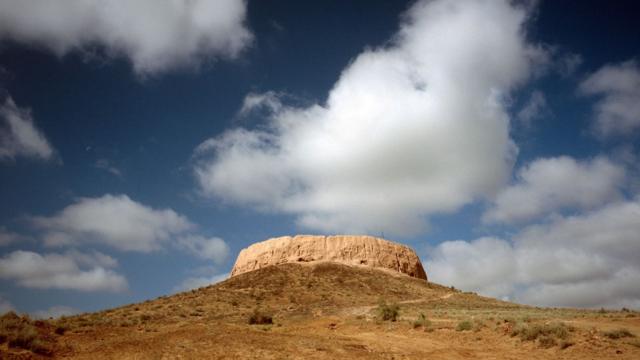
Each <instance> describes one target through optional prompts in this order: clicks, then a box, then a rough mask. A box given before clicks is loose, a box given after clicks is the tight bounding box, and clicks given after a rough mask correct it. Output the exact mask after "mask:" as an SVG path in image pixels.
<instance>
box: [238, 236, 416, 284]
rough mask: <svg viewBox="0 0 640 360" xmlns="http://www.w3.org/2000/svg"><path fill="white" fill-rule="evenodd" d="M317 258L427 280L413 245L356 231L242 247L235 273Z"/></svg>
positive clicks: (274, 240) (313, 260)
mask: <svg viewBox="0 0 640 360" xmlns="http://www.w3.org/2000/svg"><path fill="white" fill-rule="evenodd" d="M315 261H333V262H339V263H343V264H348V265H364V266H369V267H374V268H383V269H389V270H395V271H398V272H401V273H404V274H407V275H409V276H412V277H416V278H420V279H424V280H427V274H426V273H425V272H424V268H423V267H422V264H421V263H420V259H419V258H418V256H417V255H416V253H415V251H413V249H411V248H409V247H407V246H404V245H400V244H397V243H394V242H391V241H387V240H383V239H379V238H376V237H373V236H356V235H336V236H318V235H297V236H294V237H291V236H283V237H279V238H273V239H269V240H266V241H262V242H259V243H255V244H253V245H251V246H249V247H248V248H246V249H243V250H242V251H240V254H239V255H238V258H237V259H236V263H235V265H234V266H233V270H232V271H231V276H235V275H238V274H242V273H245V272H248V271H253V270H257V269H261V268H263V267H266V266H270V265H277V264H284V263H292V262H315Z"/></svg>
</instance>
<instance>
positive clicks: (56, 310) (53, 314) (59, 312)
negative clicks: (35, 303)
mask: <svg viewBox="0 0 640 360" xmlns="http://www.w3.org/2000/svg"><path fill="white" fill-rule="evenodd" d="M79 313H81V311H80V310H78V309H75V308H72V307H69V306H52V307H50V308H48V309H47V310H38V311H34V312H33V313H32V314H31V315H32V316H33V317H34V318H36V319H49V318H54V319H57V318H59V317H61V316H70V315H75V314H79Z"/></svg>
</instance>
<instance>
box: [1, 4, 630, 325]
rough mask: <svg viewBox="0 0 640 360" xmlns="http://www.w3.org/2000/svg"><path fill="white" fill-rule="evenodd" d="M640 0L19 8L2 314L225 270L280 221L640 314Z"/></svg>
mask: <svg viewBox="0 0 640 360" xmlns="http://www.w3.org/2000/svg"><path fill="white" fill-rule="evenodd" d="M637 14H638V9H637V5H636V4H635V2H634V1H622V0H621V1H615V2H607V1H602V2H591V1H563V2H559V1H503V0H486V1H485V0H478V1H466V0H460V1H453V0H432V1H424V0H419V1H393V2H390V1H370V0H367V1H364V0H362V1H360V0H354V1H337V0H336V1H321V2H320V1H319V2H306V1H305V2H300V1H276V0H274V1H240V0H217V1H205V0H192V1H178V0H174V1H170V0H140V1H136V2H125V3H122V2H115V1H97V0H96V1H81V0H70V1H69V4H67V6H65V7H64V8H62V7H56V6H54V5H53V4H51V3H50V2H48V1H45V0H30V1H21V2H16V1H10V0H0V200H1V202H0V312H3V311H8V310H15V311H19V312H26V313H29V314H32V315H33V316H37V317H49V316H60V315H66V314H73V313H78V312H86V311H95V310H100V309H105V308H110V307H115V306H120V305H124V304H128V303H134V302H139V301H143V300H146V299H151V298H155V297H158V296H162V295H167V294H172V293H176V292H179V291H184V290H188V289H193V288H197V287H200V286H204V285H207V284H211V283H214V282H217V281H220V280H223V279H225V278H226V277H228V273H229V272H230V270H231V267H232V266H233V262H234V260H235V257H236V255H237V254H238V252H239V251H240V250H241V249H242V248H245V247H247V246H249V245H250V244H252V243H254V242H258V241H262V240H265V239H267V238H270V237H275V236H283V235H294V234H301V233H304V234H368V235H373V236H381V237H384V238H387V239H390V240H393V241H397V242H400V243H403V244H407V245H409V246H411V247H412V248H414V249H415V250H416V251H417V252H418V255H419V256H420V258H421V259H422V261H423V263H424V266H425V269H426V272H427V275H428V277H429V279H430V280H431V281H435V282H438V283H441V284H444V285H447V286H449V285H452V286H455V287H457V288H460V289H463V290H467V291H476V292H478V293H480V294H483V295H487V296H493V297H496V298H500V299H505V300H510V301H516V302H520V303H526V304H532V305H539V306H570V307H589V308H599V307H607V308H620V307H630V308H636V309H640V287H639V286H638V284H639V283H640V235H639V234H640V143H639V141H638V140H639V138H640V58H639V57H638V56H639V54H640V27H638V26H637V22H638V18H637Z"/></svg>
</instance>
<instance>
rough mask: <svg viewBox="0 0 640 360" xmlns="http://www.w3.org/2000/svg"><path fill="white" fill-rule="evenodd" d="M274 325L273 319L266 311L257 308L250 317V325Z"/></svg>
mask: <svg viewBox="0 0 640 360" xmlns="http://www.w3.org/2000/svg"><path fill="white" fill-rule="evenodd" d="M268 324H273V317H272V316H271V315H269V314H267V313H265V312H264V311H262V310H260V309H258V308H255V309H254V310H253V313H251V315H250V316H249V325H268Z"/></svg>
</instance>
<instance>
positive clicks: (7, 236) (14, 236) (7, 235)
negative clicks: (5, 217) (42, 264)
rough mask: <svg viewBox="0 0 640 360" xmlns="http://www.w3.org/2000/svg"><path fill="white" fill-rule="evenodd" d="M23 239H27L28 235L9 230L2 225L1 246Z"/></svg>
mask: <svg viewBox="0 0 640 360" xmlns="http://www.w3.org/2000/svg"><path fill="white" fill-rule="evenodd" d="M22 239H26V237H25V236H22V235H20V234H18V233H15V232H12V231H8V230H7V229H6V228H5V227H4V226H0V246H7V245H9V244H11V243H15V242H18V241H20V240H22Z"/></svg>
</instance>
